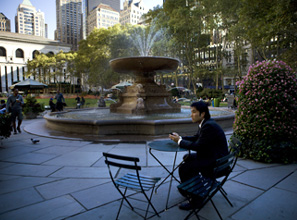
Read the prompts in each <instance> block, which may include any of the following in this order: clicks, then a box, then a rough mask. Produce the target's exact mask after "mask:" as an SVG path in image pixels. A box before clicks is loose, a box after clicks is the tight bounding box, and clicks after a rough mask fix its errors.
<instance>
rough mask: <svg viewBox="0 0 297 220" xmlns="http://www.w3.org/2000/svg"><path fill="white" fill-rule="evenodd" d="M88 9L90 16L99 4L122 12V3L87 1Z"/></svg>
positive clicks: (112, 0)
mask: <svg viewBox="0 0 297 220" xmlns="http://www.w3.org/2000/svg"><path fill="white" fill-rule="evenodd" d="M86 3H87V8H88V15H89V14H90V12H91V11H92V10H93V9H94V8H96V7H97V6H98V5H99V4H105V5H109V6H110V7H112V8H113V9H115V10H116V11H118V12H120V11H121V1H120V0H86Z"/></svg>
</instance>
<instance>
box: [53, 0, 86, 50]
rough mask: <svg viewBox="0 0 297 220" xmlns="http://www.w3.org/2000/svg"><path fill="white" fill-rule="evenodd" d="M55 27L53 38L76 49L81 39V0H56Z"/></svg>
mask: <svg viewBox="0 0 297 220" xmlns="http://www.w3.org/2000/svg"><path fill="white" fill-rule="evenodd" d="M56 17H57V20H56V22H57V29H56V31H55V40H59V41H61V42H63V43H66V44H71V45H72V50H77V49H78V43H79V41H80V40H82V33H83V29H82V26H83V23H82V18H83V16H82V0H56Z"/></svg>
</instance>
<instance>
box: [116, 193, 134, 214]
mask: <svg viewBox="0 0 297 220" xmlns="http://www.w3.org/2000/svg"><path fill="white" fill-rule="evenodd" d="M116 188H117V187H116ZM117 190H118V191H119V192H120V194H121V195H122V199H121V205H120V208H119V211H118V214H117V217H116V219H119V215H120V212H121V209H122V206H123V203H124V200H125V201H126V202H127V203H128V205H129V206H130V208H131V209H132V210H134V208H133V206H132V205H131V204H130V202H129V201H128V200H127V198H126V192H127V188H125V192H124V193H122V191H121V190H120V189H118V188H117Z"/></svg>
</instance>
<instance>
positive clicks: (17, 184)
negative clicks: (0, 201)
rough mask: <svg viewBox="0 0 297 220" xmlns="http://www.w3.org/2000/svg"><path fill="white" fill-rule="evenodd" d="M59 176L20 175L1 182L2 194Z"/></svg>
mask: <svg viewBox="0 0 297 220" xmlns="http://www.w3.org/2000/svg"><path fill="white" fill-rule="evenodd" d="M56 180H57V178H45V177H18V178H13V179H10V180H6V181H3V182H0V195H1V194H4V193H9V192H14V191H18V190H21V189H26V188H29V187H34V186H39V185H42V184H45V183H49V182H53V181H56Z"/></svg>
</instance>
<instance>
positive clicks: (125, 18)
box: [120, 0, 148, 25]
mask: <svg viewBox="0 0 297 220" xmlns="http://www.w3.org/2000/svg"><path fill="white" fill-rule="evenodd" d="M123 6H124V7H123V10H122V11H121V13H120V23H121V24H122V25H124V24H129V23H130V24H140V23H142V22H143V19H142V15H143V14H145V13H147V12H148V10H147V9H146V8H145V6H144V4H143V2H142V0H125V1H124V3H123Z"/></svg>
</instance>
